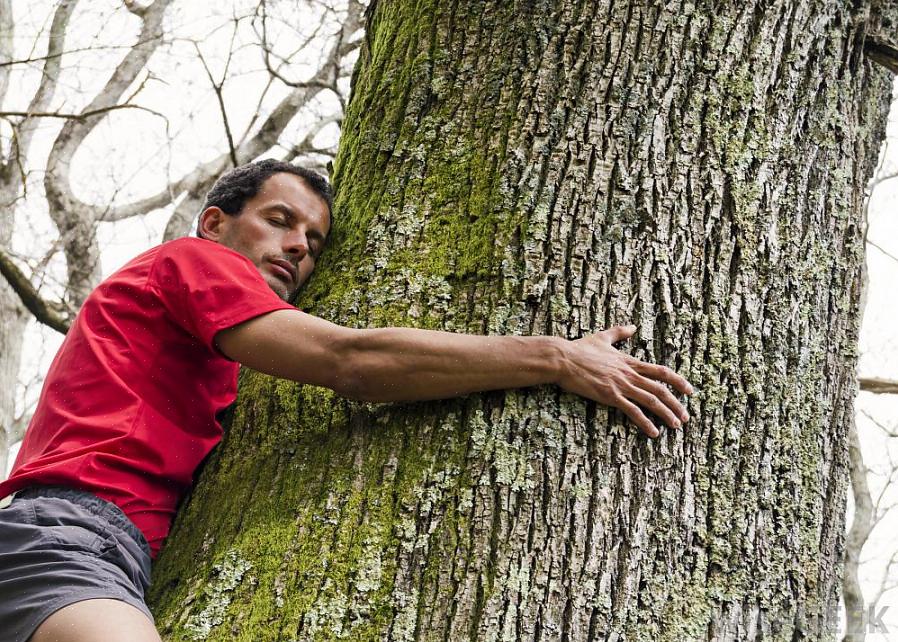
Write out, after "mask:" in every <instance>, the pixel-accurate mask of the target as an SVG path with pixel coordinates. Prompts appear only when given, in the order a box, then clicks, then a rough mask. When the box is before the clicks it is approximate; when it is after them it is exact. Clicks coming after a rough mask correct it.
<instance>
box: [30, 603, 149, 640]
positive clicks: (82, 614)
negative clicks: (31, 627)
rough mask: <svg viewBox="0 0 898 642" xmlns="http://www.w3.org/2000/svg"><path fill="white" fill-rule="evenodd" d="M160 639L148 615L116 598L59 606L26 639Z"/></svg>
mask: <svg viewBox="0 0 898 642" xmlns="http://www.w3.org/2000/svg"><path fill="white" fill-rule="evenodd" d="M107 640H116V642H161V638H160V637H159V633H157V632H156V628H155V627H154V626H153V624H152V622H150V620H149V618H147V616H146V615H144V614H143V613H142V612H141V611H140V610H139V609H137V608H135V607H133V606H131V605H130V604H126V603H125V602H121V601H119V600H107V599H96V600H84V601H82V602H75V603H74V604H70V605H69V606H66V607H64V608H61V609H59V610H58V611H56V613H54V614H53V615H51V616H50V617H48V618H47V619H46V620H44V623H43V624H41V625H40V626H39V627H37V630H36V631H35V632H34V635H32V636H31V639H30V641H29V642H106V641H107Z"/></svg>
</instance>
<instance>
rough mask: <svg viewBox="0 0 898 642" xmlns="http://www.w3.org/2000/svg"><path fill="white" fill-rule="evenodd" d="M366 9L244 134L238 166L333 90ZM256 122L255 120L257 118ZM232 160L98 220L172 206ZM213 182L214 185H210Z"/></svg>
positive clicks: (202, 168) (357, 9)
mask: <svg viewBox="0 0 898 642" xmlns="http://www.w3.org/2000/svg"><path fill="white" fill-rule="evenodd" d="M363 12H364V8H363V7H362V5H361V4H360V3H358V2H352V3H350V11H349V13H348V14H347V19H346V21H345V22H344V25H343V28H342V31H341V33H342V34H343V35H342V36H341V37H340V39H339V40H338V42H337V43H335V44H334V45H333V46H332V47H331V49H330V50H329V52H328V54H327V56H325V62H324V63H323V64H322V65H321V67H320V68H319V69H318V72H317V73H316V74H315V75H314V76H313V77H312V78H311V79H310V80H309V81H308V83H307V86H303V87H295V88H294V89H293V91H291V92H290V93H289V94H288V95H287V96H285V97H284V98H283V99H282V100H281V102H280V103H278V105H277V106H276V107H275V108H274V109H273V110H272V111H271V113H270V114H269V115H268V117H267V118H266V119H265V120H264V121H263V122H262V123H261V125H259V127H258V130H257V131H256V133H255V134H254V135H252V136H248V135H247V133H245V134H244V135H243V136H242V137H241V140H242V142H241V143H239V144H238V145H237V148H236V150H235V154H236V157H237V164H242V163H246V162H248V161H251V160H252V159H254V158H257V157H258V156H260V155H262V154H264V153H265V152H266V151H268V150H269V149H271V147H273V146H274V145H275V144H277V141H278V138H279V137H280V134H281V133H282V132H283V131H284V129H285V128H286V127H287V125H288V124H289V123H290V121H291V120H292V119H293V117H294V116H295V115H296V113H297V112H298V111H299V110H300V109H301V108H302V107H304V106H306V105H307V104H308V103H309V102H310V101H311V100H312V99H313V98H315V97H316V96H317V95H318V93H320V92H321V91H324V89H322V87H326V88H327V89H331V87H330V83H329V79H330V75H331V74H332V73H333V66H332V64H333V62H332V61H334V60H337V61H339V59H340V58H342V57H343V56H345V55H346V54H347V53H348V52H351V51H353V50H354V49H355V48H357V47H358V46H359V44H358V42H354V43H348V42H347V41H348V39H349V36H350V35H351V34H353V33H355V32H357V31H358V30H359V29H360V28H361V27H362V15H363ZM254 121H255V119H254ZM232 162H233V159H232V155H231V154H230V153H224V154H222V155H220V156H219V157H218V158H215V159H213V160H211V161H209V162H207V163H204V164H202V165H199V166H197V167H196V168H195V169H194V170H193V171H191V172H189V173H188V174H186V175H184V176H182V177H181V178H179V179H178V180H176V181H174V182H172V183H170V184H169V185H167V186H166V187H165V188H164V189H163V190H161V191H160V192H158V193H157V194H154V195H153V196H150V197H147V198H143V199H140V200H138V201H134V202H132V203H127V204H124V205H119V206H116V207H113V206H109V207H107V208H105V209H102V210H101V212H100V214H99V218H98V219H97V220H102V221H121V220H124V219H126V218H130V217H132V216H140V215H143V214H146V213H148V212H151V211H153V210H154V209H158V208H160V207H163V206H165V205H167V204H168V203H171V201H172V200H173V197H176V196H177V195H178V194H181V193H183V192H185V191H187V192H192V191H197V188H198V186H200V185H211V182H214V179H215V177H217V176H218V175H219V174H221V172H223V171H224V170H225V169H226V168H227V167H228V166H229V165H230V164H232ZM210 181H211V182H210ZM67 197H68V198H69V199H73V205H72V207H74V208H76V209H77V208H82V209H83V208H94V207H95V206H92V205H88V204H86V203H82V202H81V201H77V199H76V198H75V197H74V195H72V194H71V193H69V194H68V195H67Z"/></svg>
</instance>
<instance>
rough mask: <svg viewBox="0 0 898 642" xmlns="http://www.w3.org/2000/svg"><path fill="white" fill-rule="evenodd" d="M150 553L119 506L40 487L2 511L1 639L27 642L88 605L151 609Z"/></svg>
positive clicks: (22, 493)
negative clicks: (147, 597)
mask: <svg viewBox="0 0 898 642" xmlns="http://www.w3.org/2000/svg"><path fill="white" fill-rule="evenodd" d="M149 584H150V547H149V546H148V545H147V542H146V540H145V539H144V537H143V534H142V533H141V532H140V531H139V530H138V528H137V527H136V526H135V525H134V524H133V522H131V520H129V519H128V518H127V517H126V516H125V514H124V513H123V512H122V511H121V510H120V509H119V508H118V507H117V506H115V505H114V504H110V503H109V502H107V501H105V500H102V499H100V498H99V497H97V496H96V495H92V494H91V493H87V492H85V491H81V490H75V489H71V488H54V487H36V488H28V489H25V490H21V491H19V492H18V493H16V495H15V498H14V499H13V500H12V503H11V504H10V505H9V506H8V507H6V508H2V509H0V637H2V639H3V640H4V641H7V640H8V641H10V642H26V641H27V640H28V638H30V637H31V635H32V633H34V631H35V629H37V627H38V626H40V624H41V623H42V622H43V621H44V620H45V619H47V618H48V617H49V616H50V615H52V614H53V613H55V612H56V611H58V610H59V609H61V608H63V607H64V606H68V605H70V604H74V603H75V602H80V601H82V600H90V599H95V598H108V599H114V600H121V601H122V602H127V603H128V604H131V605H132V606H135V607H137V608H138V609H140V610H141V611H143V612H144V613H146V615H147V617H148V618H150V621H152V620H153V616H152V615H151V614H150V610H149V609H148V608H147V605H146V603H145V602H144V594H145V593H146V590H147V587H148V586H149Z"/></svg>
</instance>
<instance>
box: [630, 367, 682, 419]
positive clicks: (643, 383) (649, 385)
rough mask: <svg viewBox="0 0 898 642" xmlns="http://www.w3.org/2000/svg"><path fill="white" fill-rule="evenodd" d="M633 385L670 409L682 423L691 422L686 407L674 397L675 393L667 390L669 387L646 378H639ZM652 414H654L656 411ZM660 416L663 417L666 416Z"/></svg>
mask: <svg viewBox="0 0 898 642" xmlns="http://www.w3.org/2000/svg"><path fill="white" fill-rule="evenodd" d="M633 383H634V384H635V386H636V387H638V388H642V389H643V390H645V391H647V392H648V393H649V394H651V395H653V396H655V397H656V398H657V399H659V400H660V401H661V403H662V404H664V406H665V407H666V408H669V409H670V410H671V412H672V413H673V414H674V415H675V416H676V417H677V419H679V420H680V421H682V422H686V421H689V413H688V412H686V407H685V406H684V405H683V404H682V403H680V400H679V399H677V398H676V397H674V396H673V393H672V392H671V391H670V390H668V389H667V386H665V385H664V384H661V383H658V382H657V381H652V380H651V379H647V378H646V377H639V378H638V379H636V381H634V382H633ZM652 412H654V410H653V411H652ZM655 414H658V413H655ZM658 416H659V417H663V416H664V415H658ZM666 423H668V422H666ZM668 425H670V423H668Z"/></svg>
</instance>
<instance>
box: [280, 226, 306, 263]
mask: <svg viewBox="0 0 898 642" xmlns="http://www.w3.org/2000/svg"><path fill="white" fill-rule="evenodd" d="M284 252H285V253H286V254H289V255H291V256H295V257H297V259H296V260H297V261H302V260H303V258H305V256H306V254H308V253H309V240H308V239H307V238H306V234H305V232H304V231H303V230H293V231H292V233H291V234H288V235H287V236H286V237H284Z"/></svg>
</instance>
